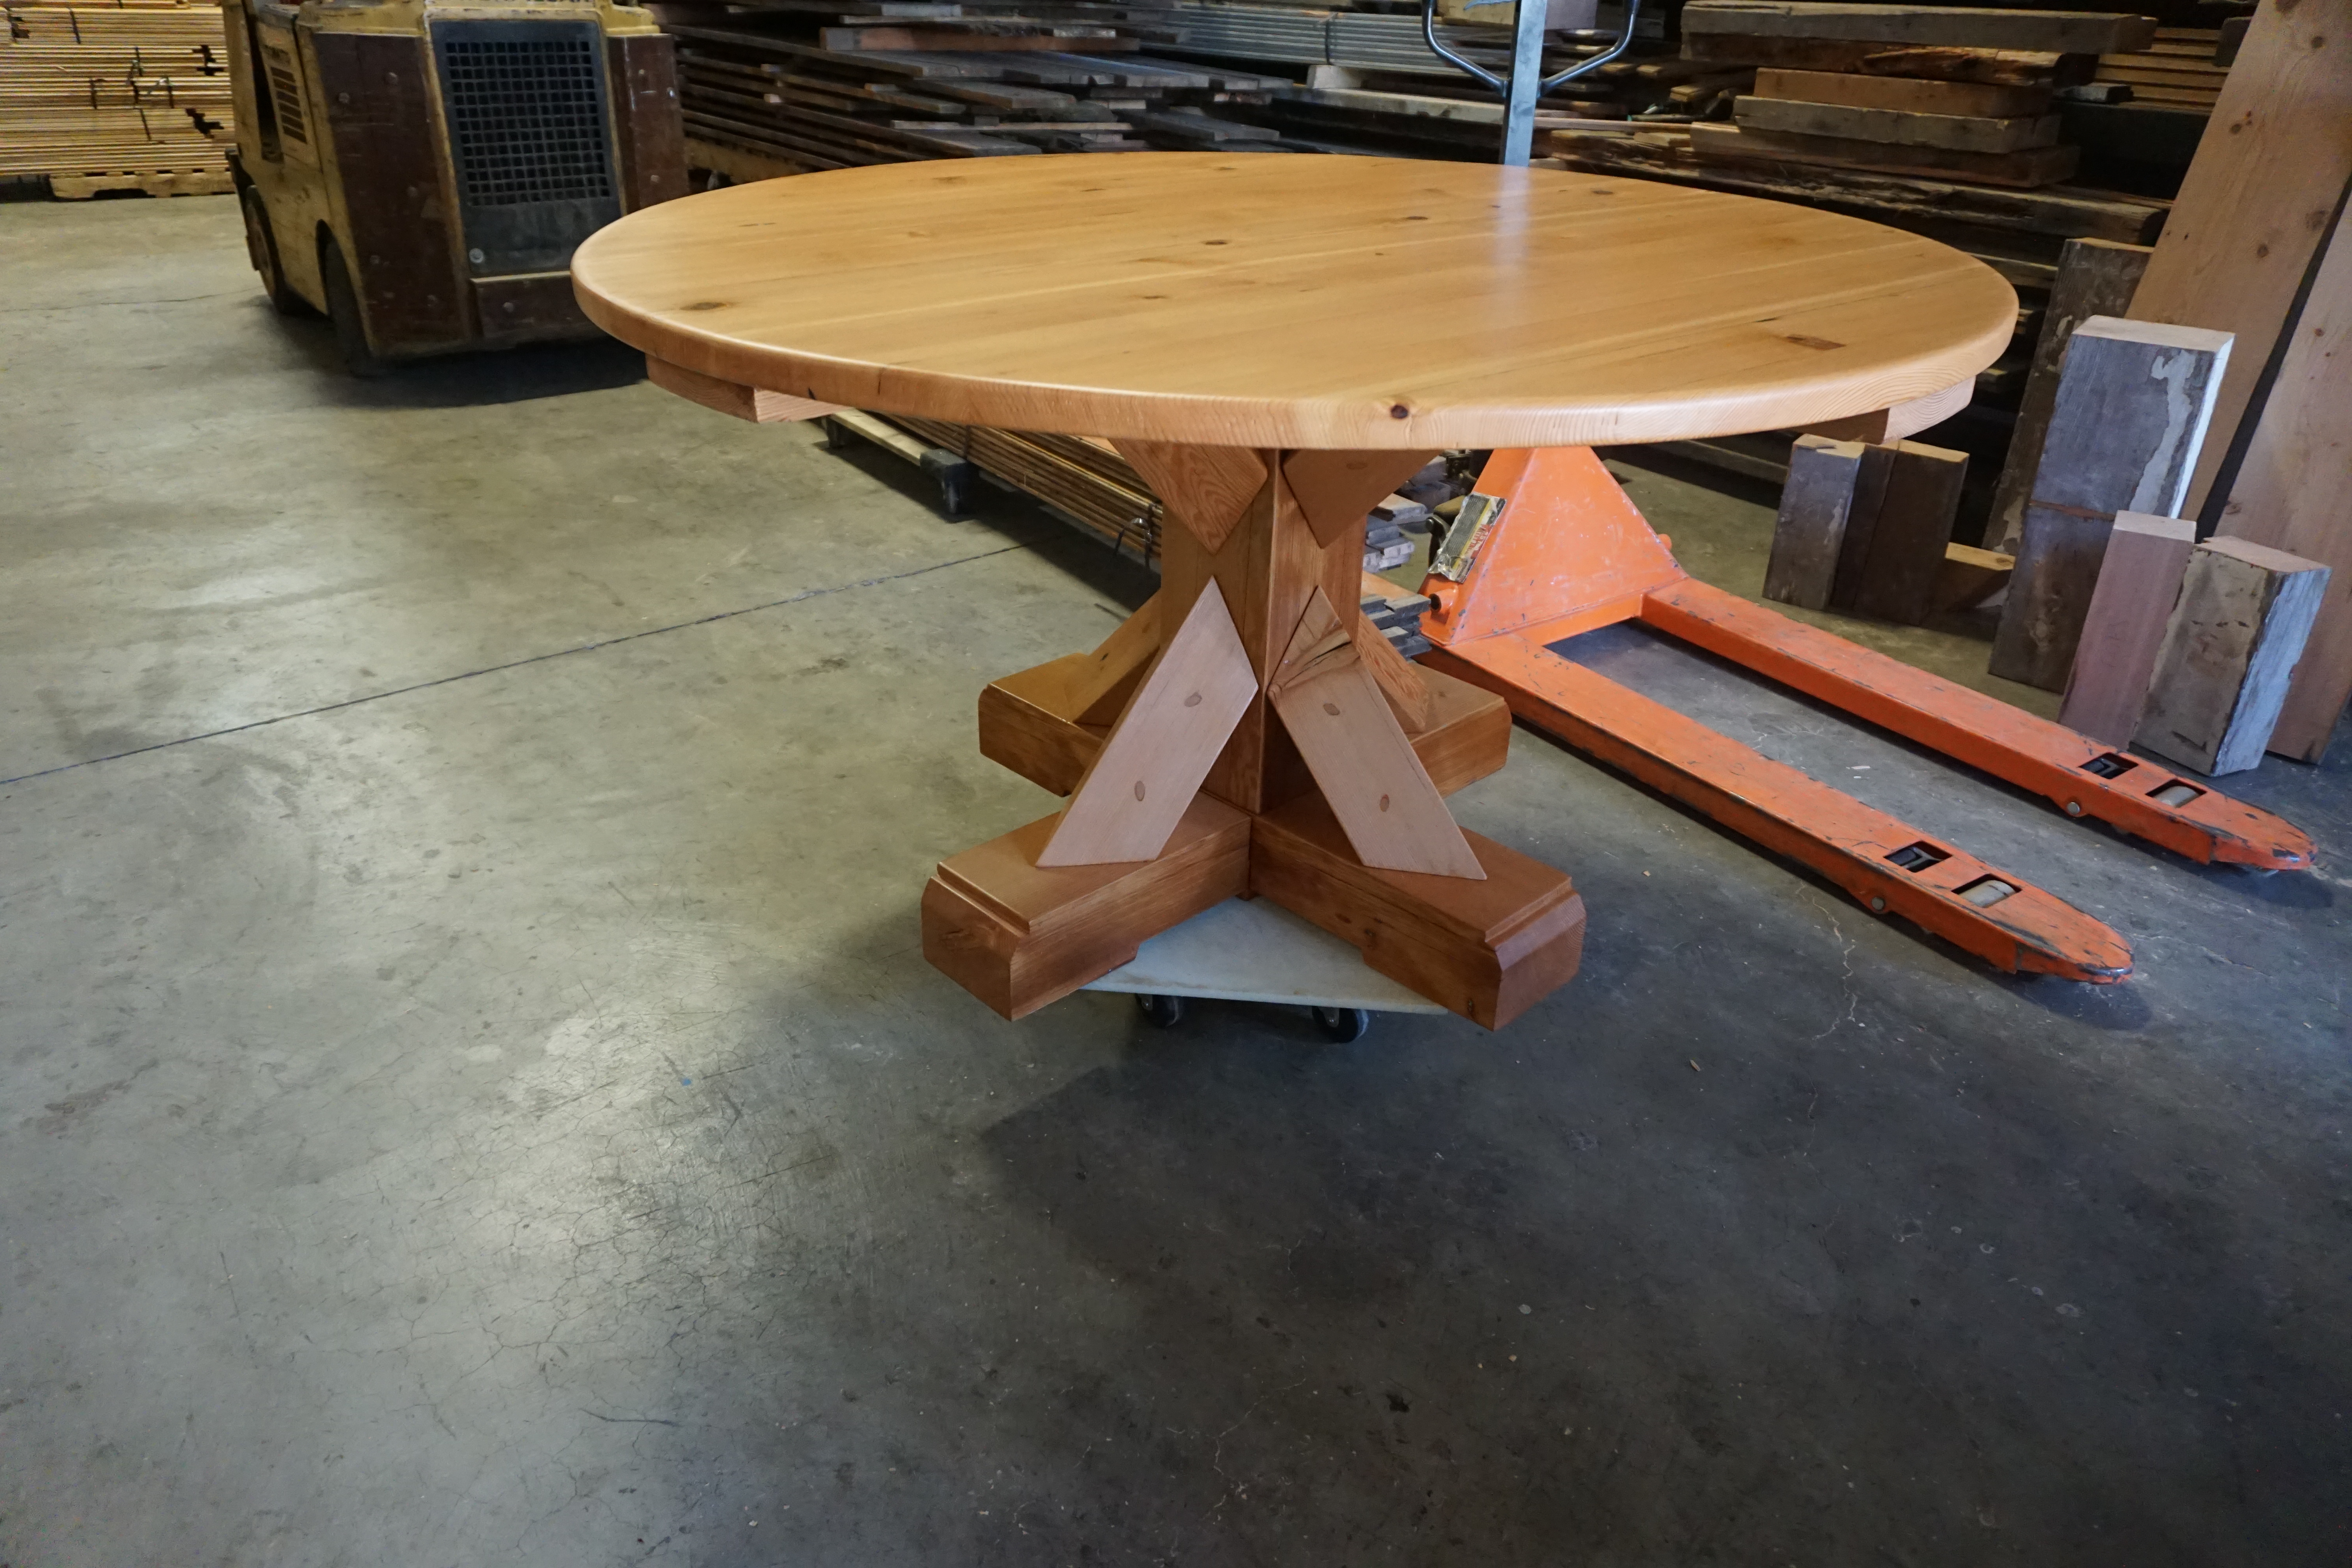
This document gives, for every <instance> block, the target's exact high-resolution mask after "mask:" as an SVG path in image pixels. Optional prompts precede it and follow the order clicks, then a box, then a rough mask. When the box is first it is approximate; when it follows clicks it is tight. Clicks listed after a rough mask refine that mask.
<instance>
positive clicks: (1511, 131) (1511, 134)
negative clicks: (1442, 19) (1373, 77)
mask: <svg viewBox="0 0 2352 1568" xmlns="http://www.w3.org/2000/svg"><path fill="white" fill-rule="evenodd" d="M1549 12H1550V6H1549V5H1548V4H1547V3H1546V0H1519V3H1518V7H1517V13H1516V14H1515V16H1513V19H1512V22H1511V70H1510V74H1509V75H1508V76H1496V74H1495V73H1494V72H1493V71H1490V70H1488V69H1487V68H1486V67H1485V66H1482V65H1477V64H1475V63H1474V62H1472V61H1470V60H1466V59H1465V58H1462V57H1461V56H1460V55H1457V54H1455V53H1454V51H1453V50H1452V49H1449V48H1447V47H1445V46H1444V44H1441V43H1439V42H1438V41H1437V0H1421V37H1422V42H1423V43H1425V44H1427V45H1428V46H1429V52H1430V53H1432V54H1433V55H1435V56H1436V57H1437V58H1439V59H1442V60H1444V62H1445V63H1446V64H1448V65H1450V66H1452V67H1454V68H1455V69H1456V70H1460V71H1463V72H1465V74H1467V75H1469V76H1471V77H1473V78H1475V79H1477V80H1479V81H1482V82H1485V83H1486V85H1487V86H1488V87H1490V88H1493V89H1495V90H1496V92H1498V93H1501V94H1502V95H1503V153H1502V157H1501V158H1500V159H1499V160H1497V161H1498V162H1500V163H1505V164H1507V165H1509V166H1511V167H1513V168H1519V169H1524V168H1526V167H1527V166H1528V159H1529V158H1530V157H1532V156H1533V155H1534V153H1535V144H1536V105H1537V104H1538V103H1539V102H1541V101H1542V100H1543V99H1544V98H1545V96H1546V95H1547V94H1549V93H1550V92H1551V91H1553V90H1554V89H1557V88H1559V87H1561V86H1562V85H1564V84H1566V83H1568V82H1570V81H1573V80H1575V79H1577V78H1578V77H1580V76H1583V75H1585V74H1586V73H1587V72H1589V71H1595V70H1599V69H1600V68H1601V67H1602V66H1605V65H1607V64H1608V63H1609V62H1610V61H1611V60H1613V59H1615V58H1617V57H1618V56H1619V55H1622V54H1623V53H1624V52H1625V51H1626V50H1627V49H1628V48H1630V47H1633V29H1634V27H1635V26H1636V25H1637V24H1638V23H1639V22H1640V21H1641V18H1642V0H1625V26H1624V30H1623V31H1622V32H1621V33H1619V34H1618V35H1617V41H1616V42H1615V43H1613V44H1612V45H1610V46H1609V47H1607V48H1605V49H1603V50H1602V51H1601V53H1599V54H1597V55H1591V56H1588V57H1587V58H1583V59H1580V60H1579V61H1577V62H1576V63H1575V64H1574V65H1572V66H1570V67H1568V68H1565V69H1562V70H1558V71H1554V72H1553V73H1552V74H1551V75H1549V76H1546V75H1544V74H1543V36H1544V23H1545V21H1546V20H1547V19H1548V18H1549Z"/></svg>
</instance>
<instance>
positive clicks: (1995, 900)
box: [1422, 447, 2312, 984]
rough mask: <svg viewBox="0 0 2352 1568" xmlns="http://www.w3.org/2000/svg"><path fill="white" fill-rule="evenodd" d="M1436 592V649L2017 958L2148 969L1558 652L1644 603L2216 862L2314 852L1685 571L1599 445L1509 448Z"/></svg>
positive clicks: (1977, 946) (2207, 797)
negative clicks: (1596, 449) (1560, 645)
mask: <svg viewBox="0 0 2352 1568" xmlns="http://www.w3.org/2000/svg"><path fill="white" fill-rule="evenodd" d="M1433 568H1434V569H1433V572H1432V573H1431V574H1430V576H1429V577H1428V579H1427V580H1426V581H1425V582H1424V583H1423V587H1422V591H1423V593H1424V594H1426V595H1429V597H1430V598H1431V600H1432V601H1433V604H1432V605H1431V607H1430V609H1429V610H1428V611H1427V613H1425V614H1424V615H1423V617H1422V631H1423V635H1425V636H1426V637H1428V638H1429V639H1430V641H1431V642H1432V644H1433V645H1434V646H1433V647H1432V648H1431V649H1430V651H1428V652H1427V653H1425V654H1423V655H1422V660H1423V662H1424V663H1426V664H1429V665H1432V666H1433V667H1434V668H1438V669H1441V670H1444V672H1445V673H1447V674H1449V675H1454V676H1458V677H1460V678H1461V679H1465V680H1467V681H1470V682H1472V683H1473V684H1475V685H1478V686H1482V687H1485V688H1486V689H1488V690H1490V691H1493V692H1495V693H1496V695H1498V696H1500V697H1501V698H1503V699H1504V700H1506V701H1507V702H1508V703H1509V704H1510V707H1511V710H1512V712H1513V713H1515V714H1516V715H1517V716H1518V717H1519V718H1520V719H1521V720H1523V721H1526V722H1527V723H1528V724H1531V725H1533V726H1534V727H1535V728H1537V729H1538V730H1541V731H1545V732H1546V733H1548V734H1550V735H1554V736H1557V737H1558V738H1559V739H1560V740H1562V741H1565V742H1568V743H1569V744H1570V745H1571V746H1573V747H1575V748H1576V749H1578V750H1579V751H1581V752H1589V753H1590V754H1591V755H1593V756H1595V757H1598V758H1600V759H1601V761H1603V762H1605V763H1609V764H1610V765H1612V767H1615V768H1617V769H1619V770H1620V771H1622V772H1624V773H1631V774H1632V775H1633V776H1634V777H1635V778H1637V779H1640V780H1641V781H1643V783H1644V784H1650V785H1651V786H1653V787H1654V788H1655V789H1657V790H1659V791H1661V792H1662V793H1664V794H1665V795H1668V796H1670V797H1671V798H1673V799H1675V800H1677V801H1680V802H1682V803H1684V804H1685V805H1689V806H1692V807H1694V808H1695V809H1696V810H1698V811H1701V812H1703V813H1705V814H1706V816H1711V817H1713V818H1714V819H1715V820H1716V821H1717V822H1720V823H1722V824H1723V825H1724V826H1727V827H1730V828H1734V829H1736V830H1737V831H1738V832H1739V833H1741V834H1744V835H1746V836H1747V837H1749V838H1751V839H1753V840H1755V841H1756V842H1757V843H1758V844H1760V845H1762V846H1763V847H1765V848H1767V849H1770V850H1772V851H1774V852H1776V853H1778V854H1781V855H1785V856H1787V857H1789V858H1790V859H1793V860H1796V861H1799V862H1801V863H1802V864H1803V865H1806V866H1809V867H1811V868H1812V869H1814V870H1815V871H1818V872H1820V873H1821V874H1822V876H1824V877H1826V878H1828V879H1830V880H1831V881H1832V882H1834V883H1836V884H1837V885H1838V886H1839V887H1841V888H1843V889H1845V890H1846V891H1847V892H1848V893H1851V894H1852V895H1853V897H1854V898H1855V899H1856V900H1860V901H1861V902H1862V903H1863V904H1864V905H1865V906H1866V907H1868V908H1869V909H1870V910H1873V911H1874V912H1876V913H1880V914H1885V913H1893V914H1898V915H1901V916H1903V917H1904V918H1905V919H1906V920H1908V921H1913V922H1914V923H1916V924H1917V925H1919V926H1922V927H1924V928H1926V929H1927V931H1933V932H1934V933H1935V934H1937V936H1940V937H1943V938H1945V939H1946V940H1948V941H1949V942H1952V943H1953V944H1955V945H1956V946H1958V947H1960V948H1962V949H1964V950H1966V951H1967V952H1972V953H1974V954H1976V955H1977V956H1978V957H1979V958H1982V959H1984V960H1985V961H1986V962H1988V963H1992V964H1994V965H1996V966H1997V967H1999V968H2001V969H2004V970H2007V971H2009V972H2011V973H2019V972H2024V973H2041V974H2056V975H2062V976H2064V977H2065V978H2067V979H2070V980H2082V981H2089V982H2091V983H2093V984H2111V983H2113V982H2115V981H2118V980H2121V979H2123V978H2125V977H2126V975H2128V974H2129V973H2131V966H2132V957H2131V949H2130V947H2129V946H2128V945H2127V944H2126V942H2124V940H2123V938H2122V937H2120V936H2118V935H2117V934H2116V932H2115V931H2112V930H2110V929H2109V928H2108V927H2107V926H2105V925H2104V924H2102V923H2101V922H2099V921H2095V920H2093V919H2092V918H2091V917H2090V916H2088V915H2086V914H2084V913H2083V911H2082V910H2077V909H2075V908H2074V906H2073V905H2071V904H2069V903H2066V902H2065V901H2064V900H2061V899H2058V898H2056V897H2054V896H2053V895H2052V894H2050V893H2047V892H2044V891H2043V890H2042V889H2039V888H2036V887H2034V886H2033V885H2032V883H2030V882H2028V881H2026V880H2025V879H2023V878H2022V877H2020V876H2017V875H2016V874H2015V873H2013V872H2011V871H2006V870H2002V869H2000V868H1995V867H1992V866H1990V865H1987V864H1986V863H1985V862H1983V861H1981V860H1979V859H1978V858H1976V857H1974V856H1972V855H1970V854H1969V853H1968V852H1967V851H1966V850H1963V849H1960V848H1958V847H1956V846H1953V845H1951V844H1948V843H1945V842H1943V841H1942V840H1940V839H1938V838H1937V837H1935V836H1933V835H1931V834H1927V833H1923V832H1921V831H1920V830H1919V829H1917V828H1916V827H1913V826H1910V825H1909V824H1907V823H1905V822H1902V821H1900V820H1898V819H1896V818H1895V817H1893V816H1888V815H1887V814H1885V812H1882V811H1878V810H1875V809H1874V808H1872V807H1870V806H1867V805H1863V804H1862V803H1861V802H1859V801H1856V800H1854V799H1853V798H1852V797H1850V796H1848V795H1843V794H1841V793H1840V792H1838V791H1836V790H1834V789H1832V788H1830V787H1829V786H1828V785H1827V784H1822V783H1820V782H1819V781H1818V780H1815V779H1813V778H1811V777H1810V776H1809V775H1807V774H1805V773H1801V772H1799V771H1798V770H1797V769H1795V768H1792V767H1789V766H1787V765H1785V764H1783V763H1776V762H1774V761H1772V760H1771V759H1770V758H1769V757H1766V756H1764V755H1762V754H1761V753H1759V752H1756V751H1754V750H1753V749H1751V748H1749V747H1748V746H1744V745H1741V744H1740V743H1739V742H1737V741H1733V740H1730V739H1728V738H1727V737H1726V736H1723V735H1720V734H1717V732H1716V731H1713V730H1710V729H1708V728H1707V727H1706V725H1704V724H1701V723H1698V722H1697V721H1694V720H1692V719H1689V718H1686V717H1685V716H1684V715H1682V714H1680V713H1677V712H1675V710H1673V709H1671V708H1667V707H1665V706H1664V705H1663V704H1660V703H1657V702H1654V701H1652V700H1650V699H1649V698H1646V697H1643V696H1642V695H1641V694H1640V693H1638V692H1635V691H1632V690H1629V689H1626V688H1625V687H1623V686H1621V685H1619V684H1618V683H1616V682H1615V681H1612V680H1610V679H1607V678H1606V677H1604V676H1601V675H1599V674H1596V673H1595V672H1593V671H1592V670H1590V669H1587V668H1584V667H1582V666H1580V665H1578V664H1575V663H1573V662H1571V661H1570V660H1569V659H1567V658H1562V657H1561V656H1560V655H1559V654H1557V653H1555V652H1553V651H1552V650H1551V647H1550V646H1549V645H1551V644H1553V643H1557V642H1559V641H1560V640H1561V639H1563V638H1566V637H1575V636H1577V635H1578V634H1580V633H1582V632H1588V631H1593V630H1596V629H1598V628H1600V627H1601V626H1614V625H1616V624H1617V623H1619V622H1621V621H1640V622H1642V623H1643V625H1645V626H1652V627H1654V628H1655V629H1657V630H1659V631H1662V632H1665V633H1668V634H1670V635H1672V636H1674V637H1679V638H1681V639H1682V640H1683V641H1685V642H1688V643H1691V644H1693V645H1695V646H1696V647H1701V648H1704V649H1706V651H1707V652H1709V653H1712V654H1716V655H1717V656H1719V657H1721V658H1727V659H1729V660H1731V661H1732V662H1733V663H1735V664H1739V665H1743V666H1745V667H1747V668H1749V669H1752V670H1754V671H1756V672H1757V673H1758V674H1759V675H1764V676H1768V677H1769V678H1771V679H1774V680H1777V681H1779V682H1780V683H1781V684H1782V685H1784V686H1789V687H1791V688H1794V689H1796V690H1798V691H1801V692H1803V693H1804V694H1805V695H1807V696H1809V697H1811V698H1814V699H1816V700H1820V701H1823V702H1827V703H1829V704H1831V705H1832V706H1833V707H1837V708H1840V709H1843V710H1845V711H1846V712H1848V713H1851V714H1853V715H1854V716H1855V717H1857V718H1860V719H1864V720H1867V721H1870V722H1871V723H1873V724H1875V725H1878V726H1879V727H1881V728H1882V729H1886V730H1891V731H1894V732H1895V733H1896V734H1898V735H1902V736H1904V737H1906V739H1909V740H1912V741H1915V742H1918V743H1919V744H1921V745H1924V746H1927V747H1931V748H1933V749H1934V750H1936V751H1938V752H1943V753H1945V754H1946V755H1948V756H1950V757H1953V758H1955V759H1957V760H1958V761H1960V762H1963V763H1968V764H1969V765H1970V766H1972V767H1976V768H1980V769H1982V770H1983V771H1984V772H1986V773H1991V774H1992V775H1994V776H1995V777H1996V778H2001V779H2006V780H2008V781H2009V782H2010V783H2011V784H2017V785H2019V786H2020V787H2021V788H2024V789H2027V790H2030V791H2032V792H2033V793H2034V794H2036V795H2046V796H2047V797H2049V799H2050V800H2052V801H2053V802H2054V803H2055V804H2056V805H2058V806H2059V807H2060V809H2062V810H2063V811H2064V812H2065V813H2066V815H2067V816H2077V817H2091V818H2095V819H2096V820H2098V821H2101V822H2105V823H2107V824H2109V825H2110V826H2114V827H2116V829H2118V830H2120V831H2122V832H2125V833H2129V834H2134V835H2137V837H2142V838H2146V839H2147V840H2149V841H2150V842H2152V843H2156V844H2160V845H2162V846H2164V847H2166V848H2168V849H2171V850H2175V851H2177V852H2179V854H2182V855H2186V856H2187V857H2189V858H2190V859H2192V860H2197V861H2200V862H2211V861H2221V862H2224V863H2227V864H2232V865H2240V866H2252V867H2259V868H2263V869H2266V870H2289V869H2304V868H2308V867H2309V866H2310V865H2311V855H2312V845H2311V840H2310V838H2309V837H2307V836H2306V835H2305V834H2304V833H2303V832H2302V831H2300V830H2299V829H2297V828H2295V827H2294V826H2292V825H2290V824H2288V823H2286V822H2284V821H2282V820H2281V819H2280V818H2278V817H2275V816H2272V815H2270V814H2269V813H2268V812H2264V811H2260V810H2257V809H2255V808H2254V807H2252V806H2250V805H2243V804H2242V803H2240V802H2238V801H2234V800H2231V799H2230V798H2229V797H2228V796H2226V795H2220V794H2217V793H2216V792H2214V791H2212V790H2210V789H2207V788H2205V787H2203V786H2202V785H2200V784H2191V783H2189V781H2188V780H2186V779H2182V778H2179V777H2176V776H2175V775H2174V774H2172V773H2167V772H2165V771H2164V770H2163V769H2162V768H2160V767H2158V766H2157V765H2156V764H2154V763H2150V762H2149V761H2147V759H2146V758H2144V757H2133V756H2126V755H2124V754H2123V753H2121V752H2115V751H2111V750H2109V749H2108V748H2107V747H2105V746H2103V745H2101V744H2100V743H2099V742H2096V741H2093V740H2091V739H2089V738H2088V737H2086V736H2084V735H2080V734H2077V733H2076V732H2074V731H2072V730H2069V729H2065V728H2064V727H2063V726H2061V725H2058V724H2053V723H2051V722H2050V721H2047V720H2042V719H2037V718H2035V717H2033V716H2032V714H2030V713H2026V712H2024V711H2022V710H2020V709H2017V708H2013V707H2011V706H2010V705H2009V704H2008V703H2005V702H2002V701H2000V700H1997V699H1994V698H1990V697H1987V696H1984V695H1983V694H1981V693H1979V692H1975V691H1971V690H1969V689H1968V688H1966V687H1963V686H1955V685H1954V684H1952V683H1951V682H1950V681H1948V680H1944V679H1939V678H1938V677H1936V676H1933V675H1929V674H1927V672H1926V671H1924V670H1919V669H1915V668H1912V667H1911V666H1909V665H1906V664H1902V663H1899V662H1897V661H1896V660H1895V659H1891V658H1886V657H1885V656H1884V655H1882V654H1877V653H1873V652H1871V651H1870V650H1869V649H1867V648H1864V647H1856V646H1855V645H1854V644H1853V643H1850V642H1847V641H1846V640H1845V639H1843V637H1832V636H1831V635H1830V634H1829V633H1827V632H1822V631H1816V630H1815V629H1813V628H1812V627H1811V626H1803V625H1801V624H1800V623H1798V622H1795V621H1792V620H1790V619H1789V618H1788V617H1787V616H1781V615H1779V614H1777V613H1775V612H1773V611H1771V610H1769V609H1766V608H1764V607H1763V606H1761V605H1751V604H1749V603H1748V601H1747V600H1745V599H1742V598H1739V597H1738V595H1732V594H1727V593H1725V592H1724V591H1723V590H1721V589H1719V588H1712V587H1709V586H1708V585H1707V584H1704V583H1701V582H1699V581H1698V580H1697V579H1696V578H1694V577H1692V576H1691V575H1690V574H1687V573H1685V571H1684V570H1683V569H1682V567H1681V566H1680V565H1679V564H1678V563H1676V562H1675V558H1674V555H1673V554H1672V552H1670V551H1669V550H1668V548H1667V542H1666V541H1665V540H1664V539H1663V538H1662V537H1660V536H1659V535H1658V534H1657V533H1656V532H1654V531H1652V529H1651V527H1650V525H1649V524H1648V523H1647V522H1646V521H1643V517H1642V514H1641V513H1640V512H1639V511H1638V510H1635V509H1634V506H1633V501H1632V500H1631V499H1630V498H1628V497H1627V496H1626V494H1625V492H1624V491H1623V490H1622V489H1620V488H1618V485H1617V481H1616V480H1615V479H1612V478H1611V477H1610V474H1609V471H1608V469H1606V468H1603V467H1602V466H1601V459H1600V458H1599V457H1598V456H1596V455H1595V454H1594V453H1593V452H1592V451H1591V449H1590V448H1589V447H1557V448H1549V449H1545V450H1540V451H1507V452H1496V454H1495V455H1494V457H1493V458H1491V459H1490V460H1489V461H1488V463H1487V466H1486V471H1485V473H1484V474H1483V475H1482V476H1481V478H1480V480H1479V485H1478V490H1477V493H1476V494H1475V496H1474V497H1473V498H1472V499H1471V500H1469V501H1468V502H1466V503H1465V507H1464V510H1463V516H1462V518H1461V519H1459V520H1458V521H1456V522H1455V523H1454V528H1453V529H1452V530H1451V531H1449V533H1448V536H1447V538H1446V541H1445V546H1444V549H1443V550H1441V551H1440V552H1439V553H1438V558H1437V560H1436V561H1435V562H1434V563H1433Z"/></svg>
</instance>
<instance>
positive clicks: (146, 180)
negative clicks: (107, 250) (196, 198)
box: [0, 0, 236, 196]
mask: <svg viewBox="0 0 2352 1568" xmlns="http://www.w3.org/2000/svg"><path fill="white" fill-rule="evenodd" d="M5 16H6V20H7V25H8V28H7V36H6V37H5V40H0V181H10V180H24V179H32V178H47V180H48V182H49V187H50V189H51V191H52V192H53V193H54V194H55V195H60V196H87V195H96V194H97V193H98V192H100V191H110V190H143V191H148V192H151V193H152V194H155V195H179V194H185V193H194V192H211V191H226V190H227V189H228V188H229V176H228V149H229V148H230V147H231V146H232V145H234V144H235V141H236V135H235V131H234V128H233V127H232V125H231V123H230V107H229V87H228V68H227V65H226V62H225V60H224V59H223V50H224V42H223V37H224V34H223V27H222V22H221V13H220V8H219V7H218V6H216V5H178V4H171V3H168V0H162V3H159V0H119V3H115V4H109V5H9V6H7V7H6V8H5Z"/></svg>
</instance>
